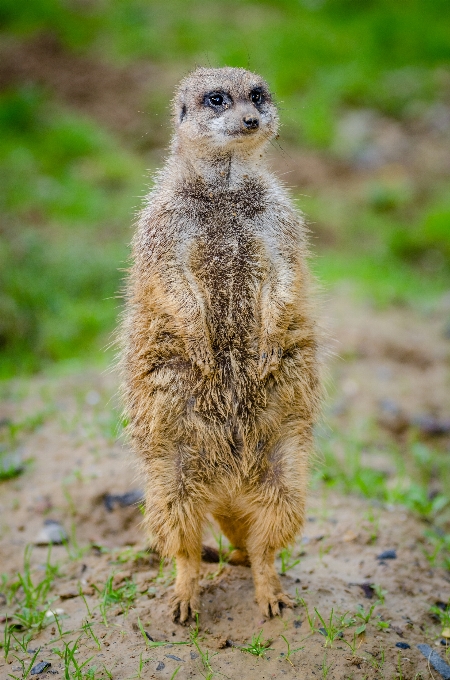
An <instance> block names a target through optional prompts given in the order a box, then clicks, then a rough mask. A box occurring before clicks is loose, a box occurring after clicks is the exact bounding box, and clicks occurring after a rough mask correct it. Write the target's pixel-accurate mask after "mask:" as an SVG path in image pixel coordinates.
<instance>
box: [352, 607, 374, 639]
mask: <svg viewBox="0 0 450 680" xmlns="http://www.w3.org/2000/svg"><path fill="white" fill-rule="evenodd" d="M376 606H377V603H376V602H375V604H373V605H372V606H371V607H370V609H369V610H368V611H367V612H366V611H365V609H364V607H363V606H362V605H360V604H359V605H358V607H357V608H356V613H355V616H356V618H357V619H358V620H359V621H361V623H360V625H359V626H358V628H357V629H356V633H357V635H361V633H364V631H365V630H366V626H367V624H368V623H369V621H370V619H371V618H372V614H373V610H374V609H375V607H376Z"/></svg>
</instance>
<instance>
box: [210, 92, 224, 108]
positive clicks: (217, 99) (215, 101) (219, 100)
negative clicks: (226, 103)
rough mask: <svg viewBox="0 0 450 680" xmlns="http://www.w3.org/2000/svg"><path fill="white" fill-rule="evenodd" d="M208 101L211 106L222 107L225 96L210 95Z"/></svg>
mask: <svg viewBox="0 0 450 680" xmlns="http://www.w3.org/2000/svg"><path fill="white" fill-rule="evenodd" d="M208 101H209V103H210V104H212V105H213V106H222V104H223V95H221V94H218V93H215V94H210V95H209V97H208Z"/></svg>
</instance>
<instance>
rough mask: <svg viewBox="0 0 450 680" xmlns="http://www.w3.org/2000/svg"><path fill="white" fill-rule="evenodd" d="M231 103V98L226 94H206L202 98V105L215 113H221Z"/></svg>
mask: <svg viewBox="0 0 450 680" xmlns="http://www.w3.org/2000/svg"><path fill="white" fill-rule="evenodd" d="M232 103H233V101H232V99H231V97H230V95H229V94H227V93H226V92H208V93H207V94H205V96H204V97H203V104H204V105H205V106H209V107H210V108H212V109H214V110H215V111H221V110H223V109H224V108H228V107H230V106H231V104H232Z"/></svg>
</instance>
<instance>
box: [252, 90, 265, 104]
mask: <svg viewBox="0 0 450 680" xmlns="http://www.w3.org/2000/svg"><path fill="white" fill-rule="evenodd" d="M250 101H251V102H253V104H254V105H255V106H260V105H261V104H263V103H264V101H265V97H264V92H263V90H262V88H261V87H254V88H253V90H252V91H251V92H250Z"/></svg>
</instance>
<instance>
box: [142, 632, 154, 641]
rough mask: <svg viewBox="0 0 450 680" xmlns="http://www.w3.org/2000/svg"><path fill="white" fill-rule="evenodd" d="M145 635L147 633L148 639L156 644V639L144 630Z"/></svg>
mask: <svg viewBox="0 0 450 680" xmlns="http://www.w3.org/2000/svg"><path fill="white" fill-rule="evenodd" d="M144 633H145V635H146V637H147V638H148V639H149V640H150V642H154V639H153V638H152V636H151V635H150V633H147V631H146V630H144Z"/></svg>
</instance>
